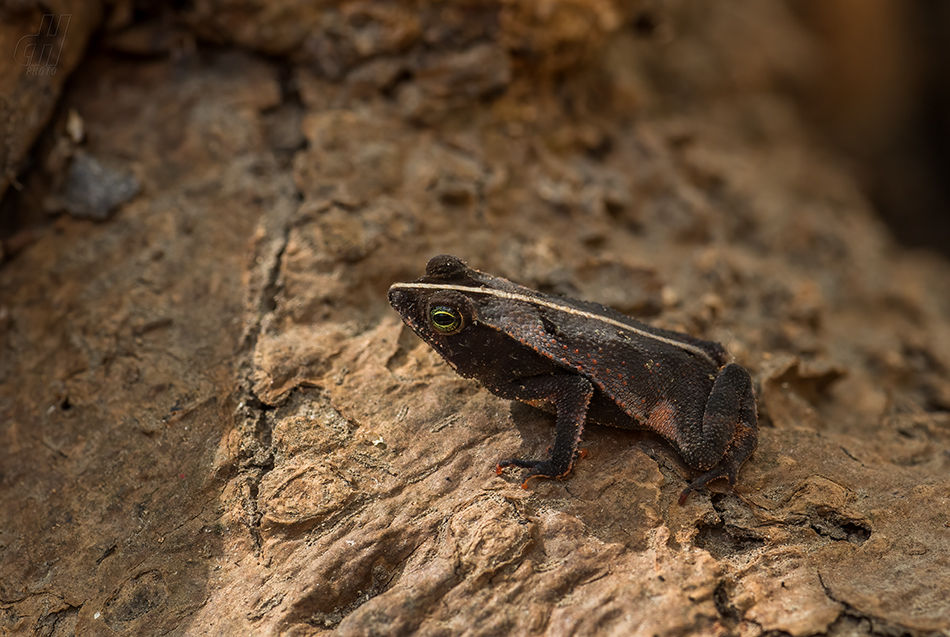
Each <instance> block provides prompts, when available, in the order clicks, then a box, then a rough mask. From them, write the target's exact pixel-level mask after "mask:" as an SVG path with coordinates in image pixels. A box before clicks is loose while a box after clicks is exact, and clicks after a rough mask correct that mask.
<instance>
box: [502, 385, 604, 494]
mask: <svg viewBox="0 0 950 637" xmlns="http://www.w3.org/2000/svg"><path fill="white" fill-rule="evenodd" d="M496 392H497V393H498V394H499V395H500V396H503V397H505V398H513V399H517V400H520V401H523V402H526V403H528V404H529V405H535V406H537V405H538V404H539V403H540V404H544V405H546V406H548V407H551V408H553V409H554V412H555V414H556V415H557V423H556V425H555V436H554V446H553V447H552V448H551V454H550V456H549V457H548V458H547V459H546V460H522V459H520V458H509V459H507V460H501V461H499V462H498V465H497V467H496V471H497V473H499V474H501V472H502V470H503V469H504V468H505V467H511V466H515V467H522V468H525V469H530V471H529V472H528V473H527V475H525V478H524V482H522V483H521V486H522V487H523V488H525V489H527V488H528V480H530V479H531V478H562V477H564V476H566V475H567V474H568V473H570V471H571V468H572V467H573V466H574V460H575V458H576V456H577V445H578V444H579V443H580V440H581V434H583V433H584V421H585V420H586V419H587V408H588V407H589V406H590V399H591V396H593V395H594V386H593V385H591V383H590V381H589V380H587V379H586V378H584V377H583V376H577V375H575V374H554V375H547V376H531V377H529V378H521V379H518V380H517V381H514V382H512V383H511V384H510V385H507V386H505V387H503V388H500V389H498V390H496Z"/></svg>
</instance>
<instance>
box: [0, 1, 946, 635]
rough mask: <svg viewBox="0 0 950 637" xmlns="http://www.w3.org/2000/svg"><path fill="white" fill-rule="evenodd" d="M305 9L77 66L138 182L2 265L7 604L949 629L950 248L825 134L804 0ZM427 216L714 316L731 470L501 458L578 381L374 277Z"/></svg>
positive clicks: (613, 439)
mask: <svg viewBox="0 0 950 637" xmlns="http://www.w3.org/2000/svg"><path fill="white" fill-rule="evenodd" d="M285 5H287V6H286V7H285ZM290 5H293V6H294V7H295V6H296V4H295V3H281V2H276V3H261V4H260V6H259V7H258V6H257V4H255V3H232V2H227V1H225V0H220V1H217V2H215V1H212V0H208V1H206V2H195V3H192V6H191V7H190V8H189V9H187V10H184V9H183V11H185V13H183V14H182V15H180V16H177V17H178V18H179V19H178V20H177V21H175V22H174V24H175V25H176V26H175V27H174V28H175V29H180V30H183V32H184V33H187V34H190V37H191V38H193V39H196V40H198V41H199V42H201V41H203V40H202V38H208V37H211V36H210V35H209V34H215V35H214V39H216V40H217V44H216V45H215V46H214V47H206V46H203V45H199V46H196V47H191V48H188V47H186V48H185V50H184V52H181V51H179V52H178V54H176V55H169V56H152V57H144V58H136V57H127V56H125V57H123V56H115V55H111V54H109V53H106V52H100V53H96V54H94V55H93V56H92V57H91V58H89V59H87V60H86V61H85V62H84V63H83V65H82V66H81V67H80V69H79V71H77V75H76V76H75V79H76V81H75V82H72V83H71V88H70V89H69V90H68V91H67V93H66V96H65V98H64V99H65V100H66V101H67V102H68V106H69V107H70V108H72V109H75V110H76V111H77V112H78V113H79V114H80V115H81V116H82V118H83V120H84V125H85V128H86V139H85V141H84V142H83V145H84V146H85V149H84V150H85V152H89V153H90V155H91V156H95V157H108V158H113V164H114V163H115V161H114V158H117V157H119V158H124V161H125V162H126V164H127V168H128V169H129V171H130V172H131V174H134V176H135V179H136V181H137V183H138V185H139V187H140V190H139V192H138V194H137V195H136V196H135V197H134V198H132V199H131V200H129V201H126V202H124V203H122V204H121V206H120V207H119V209H118V210H117V212H116V213H115V214H114V215H113V216H112V217H111V218H110V219H109V220H108V221H105V222H102V223H92V222H90V221H88V220H83V219H78V218H74V217H65V216H64V217H60V218H58V219H56V220H55V221H53V222H52V223H51V224H50V225H48V226H46V227H45V228H43V229H42V230H41V231H37V232H36V233H35V236H34V237H33V238H32V239H31V240H30V241H29V242H26V243H25V244H24V246H23V247H22V248H20V249H19V250H18V251H17V253H16V254H14V255H11V256H10V257H9V258H8V259H7V260H6V261H5V262H3V263H2V264H0V353H2V356H0V502H2V505H3V506H2V507H0V633H3V634H24V635H27V634H41V635H72V634H77V635H126V634H128V635H132V634H169V635H234V634H261V635H294V636H302V635H354V636H355V635H499V634H545V635H552V636H553V635H689V634H723V635H742V636H756V635H762V634H770V635H794V636H796V637H797V636H804V635H874V634H888V635H891V634H908V635H921V636H923V635H936V634H943V633H945V632H946V631H948V630H950V619H948V618H950V601H948V599H950V596H948V595H947V594H946V591H948V590H950V471H948V470H950V376H948V370H950V297H947V295H946V294H941V293H938V291H939V290H943V289H945V288H946V286H947V282H948V280H950V264H948V263H947V262H946V260H942V259H939V258H936V257H932V256H926V255H920V254H914V253H909V252H906V251H903V250H901V249H900V248H898V247H897V246H895V245H894V244H893V243H892V241H891V240H890V238H889V237H888V236H887V235H886V233H885V231H884V230H883V229H882V228H881V226H880V225H879V224H878V223H877V221H876V220H875V218H874V217H873V214H872V212H871V211H870V209H869V207H868V205H867V203H866V202H865V201H864V200H863V198H862V197H861V196H860V194H859V192H858V190H857V188H856V187H855V185H854V183H853V182H852V180H851V178H850V177H849V176H848V174H847V173H846V171H845V170H844V169H843V168H842V167H841V166H840V165H839V164H838V163H836V161H835V160H834V159H833V158H831V157H829V155H828V154H827V153H825V152H824V151H822V150H821V149H820V148H817V147H815V146H813V145H811V144H810V143H808V142H806V141H803V140H805V139H807V138H808V135H807V134H806V132H805V129H804V128H803V126H802V124H801V123H800V122H799V120H798V119H797V116H796V115H795V113H794V110H793V109H792V108H791V106H790V105H789V104H788V103H787V102H786V101H785V98H783V97H782V96H781V95H780V94H779V93H777V92H776V89H775V86H776V85H777V84H779V83H780V81H781V79H782V78H783V77H785V75H786V74H788V73H791V72H792V70H793V68H794V66H795V61H796V60H800V59H804V58H799V57H797V56H804V53H803V50H804V48H807V42H806V41H805V40H804V39H803V38H802V37H801V34H800V33H799V32H798V31H797V30H796V26H795V23H794V20H793V19H792V17H791V16H790V15H788V14H786V13H785V12H784V9H783V8H782V7H783V6H784V5H783V4H782V3H777V2H776V3H771V2H760V1H759V0H756V1H755V2H740V1H735V2H728V3H689V4H687V3H676V2H633V3H620V2H610V1H595V0H590V1H582V0H573V1H568V0H559V1H555V2H526V3H501V4H498V3H492V2H487V1H484V2H479V1H475V2H469V3H464V4H463V3H459V4H457V5H455V4H453V5H451V7H452V8H451V9H450V8H448V7H443V8H442V9H440V11H443V13H441V14H439V16H438V19H436V17H434V16H433V14H432V12H433V11H436V9H434V8H433V7H432V6H430V5H429V4H427V3H419V4H418V5H417V4H416V3H411V2H403V3H389V2H385V3H384V2H379V3H373V2H344V3H339V6H335V7H332V8H331V7H321V8H313V9H309V10H307V11H313V12H314V13H313V14H310V13H306V14H305V15H299V16H296V18H294V17H293V14H288V13H287V11H292V10H294V9H293V7H291V6H290ZM315 6H317V5H315ZM255 7H256V8H255ZM288 7H289V8H288ZM297 10H299V11H302V12H303V11H305V10H304V9H297ZM255 11H257V13H254V12H255ZM645 15H648V16H649V17H650V18H651V20H653V21H655V22H656V23H657V24H661V25H665V26H663V29H661V30H660V35H656V34H653V35H651V34H649V33H645V30H646V29H645V27H644V24H646V23H647V22H645V18H644V16H645ZM252 19H253V20H257V21H258V23H259V24H258V28H257V29H254V28H251V27H250V26H249V23H248V22H247V21H248V20H252ZM649 23H650V24H652V22H649ZM161 24H163V25H165V26H163V27H154V25H153V26H152V27H150V28H153V29H156V28H169V29H170V28H173V27H171V26H169V25H170V24H172V23H171V22H163V23H161ZM287 25H293V27H294V28H290V27H288V26H287ZM315 25H316V26H315ZM664 34H666V35H664ZM669 34H673V35H669ZM118 35H121V33H120V34H118ZM661 36H662V37H661ZM181 37H183V36H182V35H181V33H179V35H178V38H179V39H180V38H181ZM116 38H117V39H119V38H118V36H116ZM763 42H767V43H768V46H769V47H770V48H769V51H771V53H772V54H774V55H763V56H749V55H743V54H742V53H743V52H748V51H750V50H753V47H757V46H761V45H762V43H763ZM260 53H264V54H266V55H260ZM805 57H807V56H805ZM790 69H792V70H790ZM460 87H463V88H464V90H462V89H461V88H460ZM29 187H30V186H29V183H28V184H27V188H29ZM438 253H449V254H456V255H458V256H460V257H461V258H463V259H464V260H466V261H467V262H468V263H469V264H470V265H472V266H473V267H476V268H478V269H482V270H485V271H488V272H491V273H493V274H496V275H500V276H505V277H508V278H511V279H513V280H515V281H518V282H519V283H522V284H525V285H528V286H531V287H535V288H538V289H541V290H544V291H546V292H551V293H561V294H568V295H571V296H575V297H580V298H584V299H588V300H595V301H601V302H606V303H609V304H610V305H612V306H614V307H617V308H618V309H620V310H622V311H625V312H628V313H630V314H632V315H634V316H637V317H639V318H642V319H644V320H648V321H651V322H653V323H655V324H657V325H660V326H662V327H667V328H671V329H679V330H685V331H688V332H690V333H692V334H695V335H697V336H700V337H703V338H708V339H712V340H717V341H720V342H721V343H723V345H724V346H725V347H726V348H727V349H728V350H729V352H730V353H731V354H732V355H733V356H734V357H735V360H736V361H737V362H739V363H741V364H742V365H743V366H745V367H746V368H747V369H749V371H750V372H751V373H752V375H753V377H754V379H755V385H756V391H757V395H758V398H759V410H760V437H759V447H758V449H757V451H756V452H755V454H754V455H753V456H752V457H751V458H750V460H749V461H748V462H747V463H746V464H745V465H744V467H743V468H742V470H741V472H740V475H739V485H738V488H737V490H736V491H735V492H734V493H726V492H725V491H724V490H723V487H722V486H721V485H716V484H714V485H712V489H711V490H710V491H704V492H700V493H698V494H694V495H692V496H691V497H690V499H689V500H688V502H687V504H686V505H685V506H682V507H680V506H678V505H677V504H676V500H677V496H678V494H679V492H680V491H681V490H682V488H683V486H684V485H685V484H686V482H687V481H688V479H689V477H690V474H689V472H688V470H687V469H686V467H685V466H684V465H683V464H682V463H681V462H680V461H679V459H678V458H677V457H676V455H675V453H674V452H673V451H672V450H671V449H670V448H669V447H667V446H666V445H665V444H664V443H663V442H662V441H661V440H659V439H658V438H656V437H654V436H652V435H649V434H646V433H642V432H633V431H622V430H617V429H610V428H606V427H598V426H589V427H588V428H587V429H586V431H585V437H584V446H585V448H586V449H587V450H588V452H589V455H588V457H587V458H586V459H585V460H584V461H582V462H580V463H579V464H578V466H577V468H576V470H575V472H574V474H573V475H572V477H570V478H569V479H567V480H563V481H534V482H532V483H531V488H530V489H529V490H524V489H521V488H520V479H519V475H517V473H516V472H511V473H506V474H504V475H502V476H497V475H496V474H495V472H494V466H495V462H496V461H497V460H498V459H499V458H502V457H510V456H511V455H516V454H524V455H529V456H531V455H537V454H539V453H542V452H543V451H544V449H545V448H546V447H547V446H548V445H550V444H551V441H552V436H553V419H552V418H551V417H550V416H548V415H546V414H544V413H541V412H537V411H535V410H533V409H531V408H529V407H526V406H524V405H520V404H513V403H509V402H507V401H504V400H502V399H499V398H497V397H495V396H493V395H491V394H489V393H488V392H487V391H485V390H483V389H482V388H480V387H479V386H478V384H477V383H476V382H474V381H469V380H465V379H462V378H460V377H458V376H457V375H456V374H455V373H454V372H453V371H452V370H451V369H450V368H449V367H448V366H447V365H446V364H444V363H443V362H442V360H441V358H439V357H438V355H437V354H436V353H435V352H433V351H431V350H430V349H429V348H428V347H427V346H425V345H424V344H423V343H422V342H421V341H420V340H419V339H417V338H416V337H415V336H414V335H413V334H411V332H409V330H408V329H407V328H404V327H403V325H402V323H401V321H400V320H399V318H398V316H396V315H395V313H394V312H393V311H392V310H391V309H390V308H389V306H388V303H387V301H386V290H387V288H388V286H389V285H390V284H391V283H392V282H394V281H406V280H411V279H414V278H417V277H418V276H420V275H421V273H422V271H423V268H424V266H425V262H426V260H427V259H428V258H429V257H430V256H432V255H434V254H438Z"/></svg>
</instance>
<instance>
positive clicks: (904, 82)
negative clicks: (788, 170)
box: [789, 0, 950, 254]
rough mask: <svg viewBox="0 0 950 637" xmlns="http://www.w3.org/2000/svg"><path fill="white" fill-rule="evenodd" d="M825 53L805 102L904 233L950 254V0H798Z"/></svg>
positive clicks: (903, 237)
mask: <svg viewBox="0 0 950 637" xmlns="http://www.w3.org/2000/svg"><path fill="white" fill-rule="evenodd" d="M789 6H790V7H791V8H792V9H793V10H794V11H795V13H796V15H798V16H799V17H800V18H801V20H802V23H803V24H804V25H805V27H806V28H807V29H808V31H810V32H811V33H812V34H813V37H814V40H815V42H814V43H815V47H814V50H815V52H816V53H817V56H818V59H816V60H815V63H814V65H813V67H812V69H811V70H810V73H809V74H808V75H806V76H805V78H806V80H807V81H805V82H803V83H802V84H801V85H800V86H799V87H798V88H797V89H796V90H797V91H798V93H799V97H800V103H801V105H802V110H803V111H804V113H805V114H806V116H807V117H808V118H809V119H810V120H811V122H813V124H814V125H815V126H816V129H817V130H818V131H819V133H821V134H822V135H824V136H825V137H826V139H827V141H828V142H829V143H830V144H832V145H834V146H835V147H836V148H837V149H839V150H840V151H842V152H843V153H844V154H845V155H846V156H847V157H849V158H851V160H852V161H853V167H854V172H855V176H856V177H857V178H858V180H859V183H860V184H861V186H862V187H863V189H864V190H865V192H866V193H867V195H868V197H869V198H870V199H871V201H872V202H873V204H874V207H875V208H876V209H877V211H878V212H879V213H880V214H881V216H882V217H883V218H884V219H885V221H886V222H887V223H888V225H890V227H891V228H892V230H893V233H894V235H895V236H896V237H897V239H898V240H899V241H901V242H902V243H904V244H905V245H908V246H923V247H928V248H932V249H935V250H938V251H940V252H942V253H943V254H950V163H948V162H950V3H948V2H941V1H940V0H934V1H931V0H910V1H906V0H804V1H795V0H792V1H791V2H790V3H789Z"/></svg>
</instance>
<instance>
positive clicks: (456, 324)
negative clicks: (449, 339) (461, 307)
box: [429, 305, 462, 334]
mask: <svg viewBox="0 0 950 637" xmlns="http://www.w3.org/2000/svg"><path fill="white" fill-rule="evenodd" d="M429 320H430V321H432V327H434V328H435V329H437V330H439V331H440V332H442V333H443V334H454V333H455V332H458V331H459V330H460V329H462V313H461V312H459V311H458V310H457V309H455V308H454V307H449V306H447V305H437V306H435V307H434V308H432V309H431V310H429Z"/></svg>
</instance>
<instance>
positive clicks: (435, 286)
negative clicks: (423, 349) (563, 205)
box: [389, 283, 717, 366]
mask: <svg viewBox="0 0 950 637" xmlns="http://www.w3.org/2000/svg"><path fill="white" fill-rule="evenodd" d="M400 288H402V289H416V290H455V291H457V292H469V293H471V294H487V295H488V296H494V297H497V298H499V299H506V300H509V301H521V302H524V303H528V304H531V305H541V306H544V307H547V308H550V309H552V310H556V311H558V312H564V313H565V314H573V315H574V316H580V317H583V318H586V319H591V320H592V321H600V322H602V323H606V324H608V325H613V326H614V327H616V328H618V329H621V330H624V331H627V332H632V333H633V334H637V335H639V336H642V337H644V338H650V339H653V340H654V341H659V342H661V343H666V344H667V345H672V346H673V347H678V348H680V349H682V350H685V351H687V352H690V353H692V354H696V355H697V356H701V357H702V358H705V359H706V360H708V361H709V362H710V363H712V364H713V365H714V366H717V363H716V361H715V360H713V358H712V357H711V356H710V355H709V354H708V353H707V352H706V351H705V350H703V349H702V348H700V347H696V346H695V345H691V344H689V343H683V342H680V341H676V340H673V339H671V338H666V337H665V336H659V335H657V334H651V333H650V332H647V331H645V330H641V329H638V328H636V327H634V326H632V325H627V324H626V323H621V322H620V321H617V320H614V319H612V318H609V317H607V316H600V315H599V314H594V313H592V312H585V311H584V310H579V309H577V308H574V307H571V306H569V305H561V304H560V303H556V302H554V301H549V300H547V299H539V298H537V297H533V296H526V295H524V294H515V293H512V292H503V291H502V290H493V289H491V288H473V287H468V286H465V285H442V284H439V283H394V284H393V285H392V286H391V287H390V288H389V289H391V290H393V289H396V290H398V289H400Z"/></svg>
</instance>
